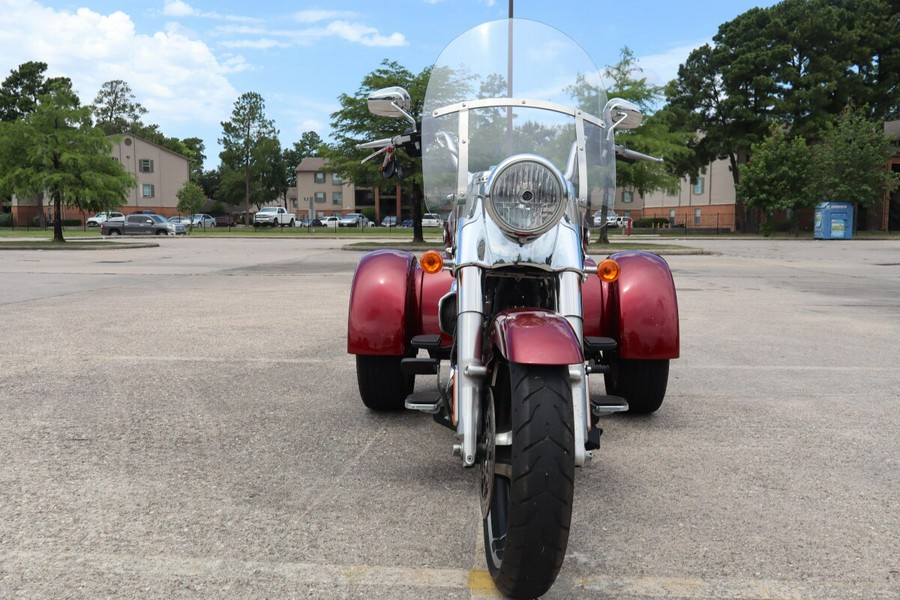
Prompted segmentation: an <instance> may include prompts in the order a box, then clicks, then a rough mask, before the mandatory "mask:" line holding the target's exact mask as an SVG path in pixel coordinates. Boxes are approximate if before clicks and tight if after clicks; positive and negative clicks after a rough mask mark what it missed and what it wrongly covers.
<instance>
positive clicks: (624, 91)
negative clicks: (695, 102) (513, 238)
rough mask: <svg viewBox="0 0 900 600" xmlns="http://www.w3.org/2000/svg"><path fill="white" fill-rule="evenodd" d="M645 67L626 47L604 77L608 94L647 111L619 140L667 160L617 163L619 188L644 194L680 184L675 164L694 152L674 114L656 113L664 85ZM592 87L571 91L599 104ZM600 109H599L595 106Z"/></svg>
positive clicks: (604, 238) (603, 236) (604, 234)
mask: <svg viewBox="0 0 900 600" xmlns="http://www.w3.org/2000/svg"><path fill="white" fill-rule="evenodd" d="M642 73H643V71H642V69H641V68H640V66H639V65H638V61H637V59H636V58H635V57H634V53H633V52H632V51H631V49H630V48H628V47H627V46H626V47H624V48H622V50H621V52H620V54H619V62H618V63H616V64H615V65H611V66H607V67H606V69H605V70H604V73H603V76H604V79H605V80H606V81H607V82H608V83H609V89H608V90H607V96H608V97H610V98H622V99H624V100H628V101H630V102H633V103H635V104H636V105H637V106H638V107H640V109H641V111H642V112H643V113H644V115H645V118H644V120H643V122H642V124H641V126H640V127H638V128H636V129H631V130H625V131H620V132H617V133H616V143H617V144H621V145H623V146H625V147H627V148H629V149H632V150H637V151H638V152H643V153H645V154H649V155H651V156H656V157H659V158H663V159H664V161H665V162H664V163H657V162H647V161H638V162H625V161H619V162H618V163H617V164H616V183H617V185H618V186H619V187H623V188H628V189H631V190H635V191H637V192H638V193H639V194H641V195H643V194H646V193H649V192H652V191H654V190H658V189H668V188H671V187H672V186H674V185H677V184H678V177H677V176H676V175H675V174H674V172H675V171H674V169H673V168H671V167H670V166H668V165H671V164H672V162H673V161H674V162H675V163H678V162H680V161H683V160H684V159H685V158H684V157H685V156H687V155H690V154H691V151H690V149H689V148H688V141H689V140H690V138H691V136H689V135H687V134H686V133H684V132H678V131H674V132H673V131H672V130H671V129H670V127H669V122H670V120H671V115H670V114H669V113H667V112H665V111H662V112H658V113H656V112H654V111H655V108H656V106H657V105H658V103H659V102H660V101H661V100H662V98H663V96H664V88H663V86H656V85H652V84H650V83H648V81H647V78H646V77H643V76H642ZM589 90H591V88H590V86H586V85H583V83H581V82H579V85H577V86H573V88H572V90H570V91H571V93H572V94H573V96H575V98H576V100H577V101H578V102H579V105H580V106H585V107H588V106H594V107H595V106H596V104H597V99H596V97H595V95H594V94H593V93H592V92H590V91H589ZM590 110H592V111H595V112H596V111H597V110H598V109H597V108H591V109H590ZM606 212H607V207H606V206H605V205H601V207H600V213H601V220H602V221H603V222H606ZM599 242H600V243H609V237H608V231H607V229H606V228H603V229H601V231H600V238H599Z"/></svg>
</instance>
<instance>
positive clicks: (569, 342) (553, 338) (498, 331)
mask: <svg viewBox="0 0 900 600" xmlns="http://www.w3.org/2000/svg"><path fill="white" fill-rule="evenodd" d="M491 342H492V344H493V345H494V347H496V348H497V350H498V351H499V352H500V354H502V355H503V356H504V358H506V360H508V361H509V362H512V363H519V364H526V365H574V364H578V363H581V362H584V354H583V353H582V350H581V344H580V343H579V341H578V336H577V335H576V334H575V330H573V329H572V326H571V325H570V324H569V322H568V321H567V320H566V319H565V317H563V316H562V315H559V314H557V313H554V312H549V311H545V310H535V309H511V310H506V311H503V312H501V313H500V314H499V315H497V317H496V318H495V319H494V322H493V323H492V325H491Z"/></svg>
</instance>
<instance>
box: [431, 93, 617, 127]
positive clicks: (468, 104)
mask: <svg viewBox="0 0 900 600" xmlns="http://www.w3.org/2000/svg"><path fill="white" fill-rule="evenodd" d="M502 106H521V107H525V108H539V109H542V110H550V111H553V112H558V113H562V114H564V115H569V116H570V117H575V116H577V114H578V113H581V115H582V118H583V119H584V120H585V121H587V122H588V123H593V124H594V125H596V126H598V127H602V128H604V129H605V128H606V123H605V122H604V121H603V119H601V118H600V117H595V116H594V115H592V114H590V113H586V112H584V111H582V110H581V109H580V108H573V107H571V106H568V105H566V104H559V103H557V102H547V101H544V100H530V99H528V98H479V99H478V100H466V101H465V102H457V103H456V104H448V105H447V106H442V107H441V108H437V109H435V110H433V111H432V112H431V116H432V117H435V118H437V117H443V116H446V115H451V114H453V113H456V112H461V111H468V110H471V109H478V108H498V107H502Z"/></svg>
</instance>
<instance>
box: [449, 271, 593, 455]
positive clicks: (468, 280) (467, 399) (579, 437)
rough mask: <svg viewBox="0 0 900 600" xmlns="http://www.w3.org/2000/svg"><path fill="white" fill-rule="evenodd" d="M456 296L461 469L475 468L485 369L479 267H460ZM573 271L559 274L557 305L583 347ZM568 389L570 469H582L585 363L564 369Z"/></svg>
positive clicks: (585, 428) (456, 389)
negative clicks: (571, 441) (572, 450)
mask: <svg viewBox="0 0 900 600" xmlns="http://www.w3.org/2000/svg"><path fill="white" fill-rule="evenodd" d="M458 277H459V286H458V293H459V295H458V297H457V301H458V302H459V315H458V318H457V322H456V331H457V348H456V350H457V364H456V366H455V367H454V373H453V374H452V377H453V382H454V386H453V400H454V405H455V406H456V411H457V412H456V415H457V423H456V433H457V436H459V437H460V438H461V440H462V443H461V444H460V445H458V446H457V447H456V452H457V454H459V455H460V457H461V458H462V461H463V466H464V467H473V466H475V462H476V458H477V440H478V431H479V428H480V426H481V424H480V421H481V388H482V385H484V379H485V376H486V375H487V369H486V368H485V365H484V364H482V362H481V349H482V339H481V338H482V331H483V329H484V305H483V300H482V298H483V297H482V286H481V270H480V269H479V268H478V267H463V268H462V269H460V273H459V275H458ZM580 277H581V276H580V275H579V274H578V273H574V272H568V271H567V272H565V273H562V274H561V275H560V286H559V290H560V291H559V297H558V299H557V303H558V304H557V306H558V309H559V312H560V314H561V315H563V316H564V317H565V318H566V320H568V321H569V324H570V325H571V326H572V329H573V330H574V331H575V334H576V335H577V336H578V340H579V342H581V344H582V346H583V342H584V333H583V332H584V327H583V319H582V307H581V279H580ZM569 380H570V382H571V386H572V406H573V413H574V414H573V416H574V426H575V466H578V467H583V466H584V464H585V462H586V460H587V459H588V458H590V454H589V453H588V452H587V451H586V450H585V447H584V445H585V441H586V439H587V433H588V427H589V421H588V418H589V417H588V415H589V414H590V413H589V412H588V411H589V407H588V401H589V398H588V380H587V373H586V372H585V368H584V363H583V362H582V363H581V364H575V365H569Z"/></svg>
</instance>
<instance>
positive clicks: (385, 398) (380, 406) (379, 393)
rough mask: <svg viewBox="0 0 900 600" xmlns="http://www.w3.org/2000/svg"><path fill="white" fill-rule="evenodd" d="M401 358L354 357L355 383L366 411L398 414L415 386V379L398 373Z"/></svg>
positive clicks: (359, 355)
mask: <svg viewBox="0 0 900 600" xmlns="http://www.w3.org/2000/svg"><path fill="white" fill-rule="evenodd" d="M402 359H403V357H402V356H373V355H368V354H357V355H356V383H357V386H358V387H359V395H360V397H361V398H362V401H363V404H365V405H366V407H367V408H369V409H371V410H376V411H388V410H401V409H402V408H404V403H405V402H406V397H407V396H409V395H410V394H411V393H412V391H413V387H414V385H415V375H406V374H405V373H403V371H402V370H401V369H400V361H401V360H402Z"/></svg>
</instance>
